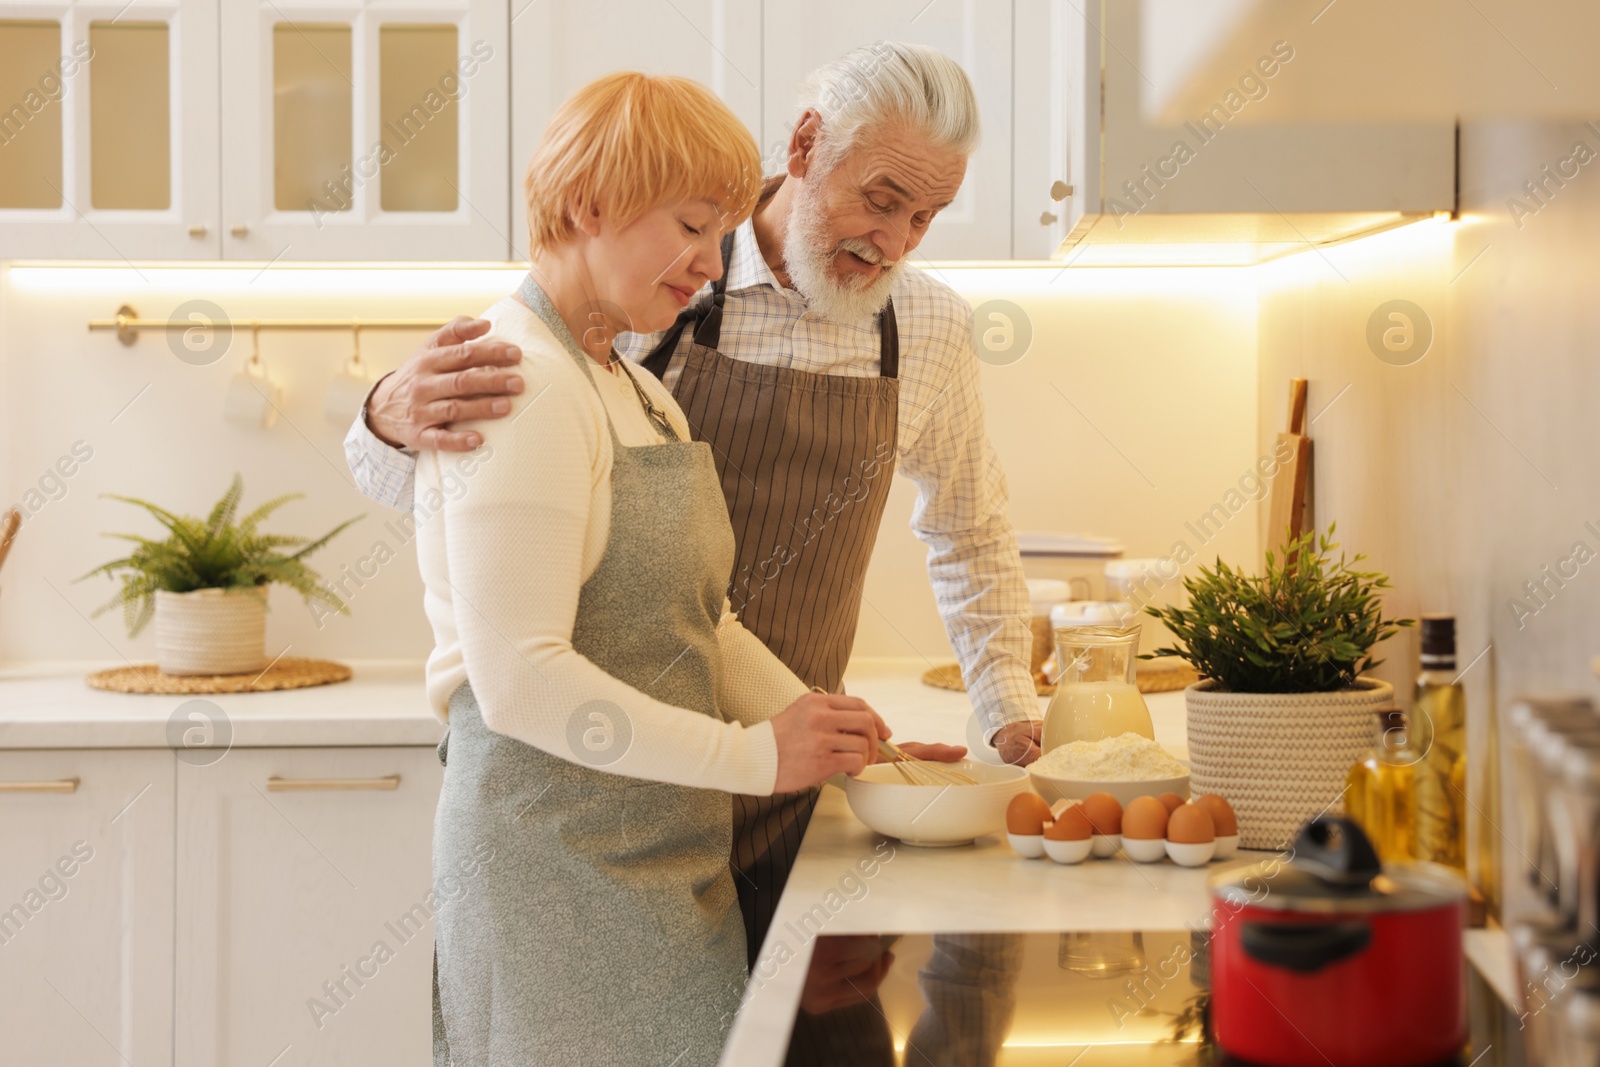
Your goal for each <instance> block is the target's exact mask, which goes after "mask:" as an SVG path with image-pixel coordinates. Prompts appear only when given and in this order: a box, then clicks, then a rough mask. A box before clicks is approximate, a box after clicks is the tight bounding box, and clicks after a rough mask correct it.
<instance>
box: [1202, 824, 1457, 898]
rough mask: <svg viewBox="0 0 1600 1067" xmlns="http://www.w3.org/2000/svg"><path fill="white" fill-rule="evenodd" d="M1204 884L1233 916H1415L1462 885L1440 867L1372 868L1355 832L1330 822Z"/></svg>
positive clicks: (1367, 846)
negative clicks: (1237, 911)
mask: <svg viewBox="0 0 1600 1067" xmlns="http://www.w3.org/2000/svg"><path fill="white" fill-rule="evenodd" d="M1208 881H1209V884H1210V886H1211V895H1212V896H1213V897H1215V898H1216V899H1217V900H1219V901H1221V902H1223V903H1225V904H1229V905H1232V906H1233V908H1238V907H1243V906H1245V905H1254V906H1256V907H1260V908H1266V909H1268V910H1275V911H1288V912H1310V913H1317V914H1349V913H1352V912H1359V913H1369V914H1370V913H1374V912H1392V911H1420V910H1422V909H1424V908H1436V907H1440V906H1442V905H1446V904H1452V903H1455V902H1456V901H1459V900H1463V899H1465V898H1466V895H1467V886H1466V882H1465V880H1464V879H1462V878H1461V876H1460V875H1458V874H1456V872H1454V871H1452V870H1450V869H1449V868H1448V867H1444V866H1441V865H1439V864H1436V863H1422V862H1404V863H1386V864H1380V863H1379V862H1378V857H1377V853H1376V852H1374V851H1373V849H1372V844H1371V842H1370V841H1368V840H1367V836H1366V834H1364V833H1363V832H1362V830H1361V827H1360V826H1358V825H1357V824H1356V823H1355V822H1353V821H1351V820H1349V819H1342V818H1336V817H1332V816H1320V817H1318V818H1316V819H1313V820H1311V822H1309V823H1307V824H1306V826H1305V828H1304V829H1303V830H1301V831H1300V835H1299V836H1298V837H1297V838H1296V839H1295V844H1294V848H1293V849H1292V850H1290V852H1289V853H1288V854H1287V855H1286V856H1274V857H1272V858H1271V859H1267V860H1262V861H1261V862H1259V863H1252V864H1247V865H1245V866H1243V867H1234V868H1231V869H1228V870H1222V871H1218V872H1217V873H1216V874H1213V875H1212V876H1211V877H1210V879H1209V880H1208ZM1230 910H1231V909H1230Z"/></svg>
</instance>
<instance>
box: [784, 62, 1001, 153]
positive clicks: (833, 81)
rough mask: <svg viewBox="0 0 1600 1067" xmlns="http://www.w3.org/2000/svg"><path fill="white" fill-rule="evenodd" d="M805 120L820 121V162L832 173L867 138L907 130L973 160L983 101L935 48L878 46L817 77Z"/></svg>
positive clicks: (806, 87)
mask: <svg viewBox="0 0 1600 1067" xmlns="http://www.w3.org/2000/svg"><path fill="white" fill-rule="evenodd" d="M799 103H800V113H801V114H804V113H805V111H806V110H807V109H808V108H814V109H816V111H817V112H818V114H820V115H821V116H822V130H823V133H822V136H821V137H820V138H819V139H818V142H817V156H818V162H819V164H821V166H822V167H823V169H824V170H830V169H832V167H833V166H834V165H835V164H836V163H838V162H839V160H840V159H842V158H844V156H845V155H846V154H847V153H848V152H849V151H850V149H851V148H853V147H854V146H855V144H856V141H857V140H858V138H859V137H860V136H861V134H862V133H863V132H870V131H873V130H876V129H881V128H883V127H884V126H893V125H896V124H903V125H906V126H909V127H910V128H911V129H912V130H914V131H916V132H919V133H921V134H922V135H923V136H925V137H927V138H928V140H929V141H931V142H932V143H933V144H934V145H936V146H938V147H940V148H944V149H948V150H950V151H953V152H958V153H960V154H961V155H963V156H970V155H971V154H972V152H973V150H974V149H976V148H977V147H978V134H979V122H978V99H977V97H976V96H974V95H973V92H972V82H971V81H969V80H968V78H967V73H966V71H964V70H962V69H961V65H960V64H958V63H957V62H956V61H955V60H953V59H951V58H950V57H949V56H947V55H945V54H944V53H943V52H941V51H939V50H938V49H936V48H929V47H927V46H926V45H920V44H901V43H900V42H898V41H879V42H878V43H877V44H870V45H865V46H863V47H861V48H856V49H853V50H851V51H849V52H847V53H845V54H844V55H842V56H840V57H839V58H838V59H836V60H834V61H833V62H831V63H826V64H824V65H823V66H821V67H818V68H817V69H816V70H814V71H812V72H811V73H810V74H809V75H808V76H807V77H806V80H805V81H804V82H802V83H801V85H800V101H799Z"/></svg>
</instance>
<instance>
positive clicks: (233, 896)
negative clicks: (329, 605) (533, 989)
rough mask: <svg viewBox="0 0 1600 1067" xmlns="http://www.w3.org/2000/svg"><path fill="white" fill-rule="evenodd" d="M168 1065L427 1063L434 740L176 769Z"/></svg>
mask: <svg viewBox="0 0 1600 1067" xmlns="http://www.w3.org/2000/svg"><path fill="white" fill-rule="evenodd" d="M177 778H178V789H177V793H178V798H179V808H178V819H177V839H178V895H177V909H176V912H177V953H176V955H177V975H178V979H177V1015H176V1025H175V1030H176V1034H177V1038H176V1041H177V1049H176V1057H175V1060H174V1062H175V1063H176V1064H177V1065H178V1067H263V1065H265V1064H269V1063H270V1064H273V1065H274V1067H308V1065H312V1064H319V1065H321V1064H325V1065H329V1067H345V1065H349V1064H369V1063H370V1064H380V1063H381V1064H385V1065H388V1067H404V1065H407V1064H415V1065H417V1067H424V1065H426V1064H429V1063H431V1062H432V1054H431V1049H432V1014H431V1012H432V1007H431V1004H432V1001H431V995H432V966H433V922H432V912H433V900H432V895H431V890H432V870H431V856H432V846H433V834H432V828H433V813H434V808H435V806H436V805H437V803H438V793H439V786H440V784H441V782H442V781H443V768H442V767H441V766H440V764H439V760H438V756H437V754H436V753H435V751H434V749H433V748H431V747H422V746H413V747H401V748H265V749H241V748H235V749H233V750H232V751H230V752H228V753H227V755H226V756H225V757H224V758H222V759H221V760H219V761H218V762H216V763H214V764H212V765H210V766H194V765H190V764H187V763H183V762H180V763H179V765H178V776H177Z"/></svg>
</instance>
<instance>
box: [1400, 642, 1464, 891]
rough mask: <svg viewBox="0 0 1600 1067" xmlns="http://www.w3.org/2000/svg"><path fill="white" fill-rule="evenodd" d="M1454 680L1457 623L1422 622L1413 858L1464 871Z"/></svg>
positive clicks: (1460, 709) (1458, 699)
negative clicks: (1414, 856) (1418, 753)
mask: <svg viewBox="0 0 1600 1067" xmlns="http://www.w3.org/2000/svg"><path fill="white" fill-rule="evenodd" d="M1455 679H1456V620H1455V617H1454V616H1451V615H1425V616H1423V619H1422V673H1421V675H1419V676H1418V678H1417V690H1416V699H1415V701H1414V702H1413V704H1412V707H1411V723H1412V727H1413V730H1414V732H1415V735H1416V742H1417V745H1418V748H1419V749H1420V751H1421V753H1422V758H1421V760H1420V761H1418V763H1417V766H1416V827H1415V841H1416V845H1415V848H1416V857H1417V859H1421V860H1431V861H1433V862H1434V863H1442V864H1445V865H1446V866H1449V867H1454V868H1456V869H1457V870H1459V871H1461V872H1462V873H1463V874H1465V873H1466V869H1467V810H1468V805H1467V795H1466V784H1467V697H1466V691H1465V690H1464V689H1463V688H1462V687H1461V685H1460V684H1459V683H1458V682H1457V681H1456V680H1455Z"/></svg>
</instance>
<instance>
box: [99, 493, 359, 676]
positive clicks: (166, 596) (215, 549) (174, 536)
mask: <svg viewBox="0 0 1600 1067" xmlns="http://www.w3.org/2000/svg"><path fill="white" fill-rule="evenodd" d="M102 495H104V496H105V497H107V498H108V499H111V500H121V501H124V502H126V503H129V504H134V505H136V506H138V507H141V508H144V509H145V510H146V511H148V512H149V513H150V514H151V515H153V516H155V518H156V521H157V522H159V523H161V525H162V526H164V527H166V529H167V536H166V537H165V538H162V539H160V540H156V539H152V538H148V537H141V536H140V535H138V534H126V533H114V534H106V535H105V536H107V537H115V538H120V539H122V540H126V541H132V542H134V544H135V545H136V546H137V547H136V548H135V549H134V550H133V551H132V552H131V553H130V554H129V555H127V556H125V557H124V558H122V559H115V560H112V561H111V562H109V563H104V564H101V565H100V566H98V567H96V568H95V569H94V570H92V571H90V572H89V573H88V574H85V575H83V577H82V578H79V579H77V580H78V581H80V582H81V581H83V580H84V579H85V578H91V577H93V576H94V575H96V574H104V575H107V576H108V577H111V578H113V579H121V581H122V588H121V589H119V590H118V591H117V595H116V596H114V597H112V598H111V599H110V600H109V601H107V602H106V603H105V604H102V605H101V606H100V607H99V608H97V609H96V610H95V612H94V614H95V615H96V616H98V615H100V614H102V613H104V612H107V611H110V610H111V609H112V608H115V607H121V608H122V617H123V621H124V623H125V624H126V625H127V627H128V635H129V636H130V637H136V636H138V634H139V632H140V631H141V630H143V629H144V628H145V626H146V625H147V624H148V623H149V622H150V620H151V618H152V617H153V618H154V619H155V622H156V659H157V665H158V666H159V667H160V669H161V671H162V673H163V674H179V675H195V674H243V673H246V672H249V671H259V670H261V669H263V668H264V667H265V666H266V663H267V658H266V608H267V597H266V590H267V586H269V585H272V584H278V585H286V586H288V587H289V588H291V589H294V590H296V591H297V592H299V593H300V595H301V596H303V597H304V598H305V599H306V600H307V601H311V600H317V601H321V602H322V603H324V604H327V605H328V606H329V607H332V608H333V609H334V610H336V611H340V612H347V611H348V610H349V609H348V608H347V607H346V606H345V603H344V601H343V600H341V599H340V598H339V597H338V595H337V594H336V593H334V592H333V590H331V589H329V588H328V587H327V586H326V585H325V584H323V582H322V579H321V578H320V576H319V575H318V574H317V573H316V572H315V571H313V570H312V569H311V568H310V567H309V566H307V565H306V563H305V557H307V556H309V555H310V554H311V553H313V552H315V551H317V550H318V549H320V548H322V547H324V546H325V545H326V544H327V543H328V542H329V541H331V540H332V539H333V538H334V537H335V536H336V535H337V534H338V533H339V532H340V531H342V530H344V529H345V527H347V526H349V525H351V523H354V522H357V521H359V520H360V518H361V517H362V516H359V515H358V516H356V518H354V519H349V520H347V521H345V522H342V523H340V524H339V525H338V526H335V527H334V528H333V529H332V530H330V531H329V532H328V533H326V534H323V535H322V536H321V537H319V538H316V539H315V540H312V539H310V538H306V537H297V536H294V535H292V534H267V533H261V532H260V530H259V529H258V528H259V527H260V525H261V523H262V521H263V520H265V519H266V518H267V517H268V516H269V515H271V514H272V513H273V512H274V511H276V510H277V509H278V508H280V507H282V506H283V505H284V504H287V503H288V502H289V501H291V500H298V499H300V498H301V497H302V496H303V495H304V494H302V493H290V494H287V495H285V496H280V497H277V498H275V499H273V500H269V501H267V502H266V503H265V504H262V505H261V506H260V507H258V508H256V509H255V510H254V511H252V512H250V513H249V514H248V515H246V516H245V517H244V518H242V519H239V520H238V522H235V521H234V516H235V514H236V513H237V511H238V508H239V501H240V499H241V498H242V497H243V496H244V481H243V479H241V478H240V477H239V476H238V475H237V474H236V475H234V477H233V484H232V485H230V486H229V487H228V491H227V493H225V494H224V495H223V497H222V499H221V500H219V501H217V503H216V505H215V506H214V507H213V508H212V509H211V514H210V515H209V516H207V517H206V518H204V519H200V518H197V517H194V516H189V515H177V514H174V513H173V512H170V511H168V510H166V509H165V508H161V507H157V506H156V505H155V504H151V503H149V502H148V501H145V500H139V499H137V498H135V497H126V496H117V495H115V494H111V493H107V494H102ZM285 549H293V550H294V551H292V552H287V553H286V552H285V551H284V550H285Z"/></svg>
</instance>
